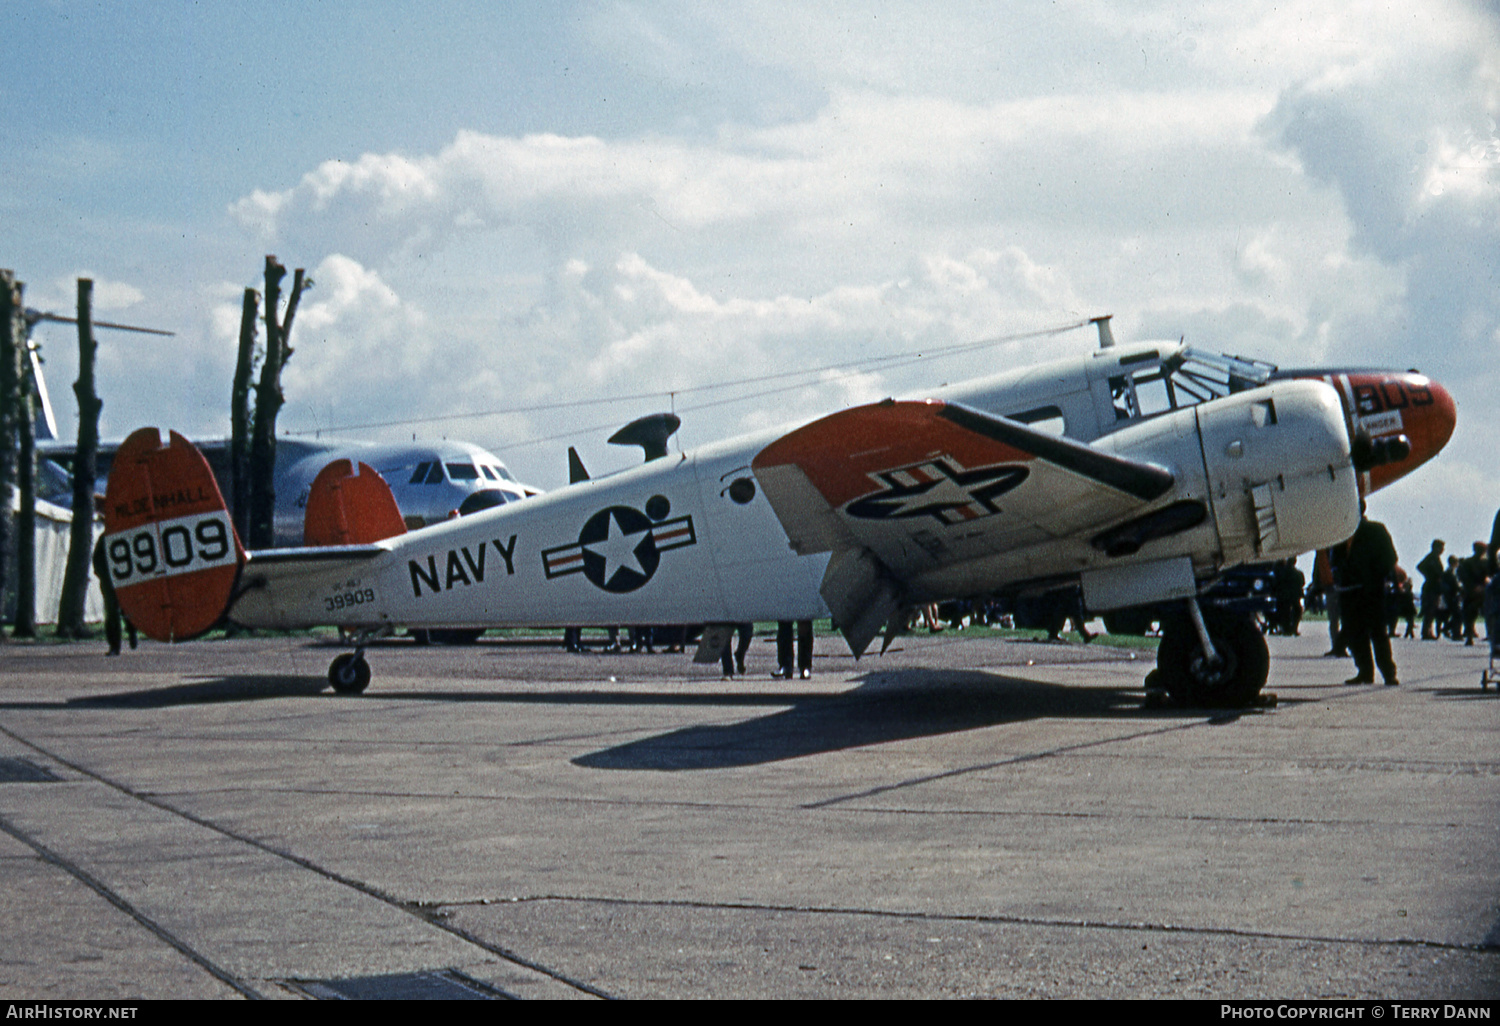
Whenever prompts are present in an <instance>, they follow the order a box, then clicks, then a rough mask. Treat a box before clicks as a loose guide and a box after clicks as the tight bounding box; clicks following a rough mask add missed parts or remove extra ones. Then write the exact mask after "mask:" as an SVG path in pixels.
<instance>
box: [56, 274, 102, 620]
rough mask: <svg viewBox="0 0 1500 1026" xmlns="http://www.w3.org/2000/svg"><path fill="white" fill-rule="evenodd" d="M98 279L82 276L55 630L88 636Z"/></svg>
mask: <svg viewBox="0 0 1500 1026" xmlns="http://www.w3.org/2000/svg"><path fill="white" fill-rule="evenodd" d="M93 295H94V283H93V282H92V281H91V280H89V279H88V278H79V279H78V380H77V381H75V382H74V383H73V394H74V395H76V396H77V397H78V450H77V455H75V456H74V457H73V528H72V532H71V534H70V535H69V537H68V567H67V570H66V572H65V574H64V576H63V588H62V601H61V602H59V603H58V609H57V633H58V634H59V635H61V636H63V637H74V638H86V637H88V636H89V634H88V627H87V626H86V625H85V624H84V619H83V617H84V600H85V599H86V598H87V597H88V586H89V569H90V565H91V563H92V560H93V554H94V478H95V477H97V476H98V466H99V462H98V454H99V411H100V410H101V409H103V408H104V403H102V402H100V400H99V396H98V395H97V394H96V392H95V389H94V357H95V354H96V353H97V351H98V348H99V346H98V344H97V343H95V341H94V323H93Z"/></svg>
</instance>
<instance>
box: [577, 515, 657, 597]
mask: <svg viewBox="0 0 1500 1026" xmlns="http://www.w3.org/2000/svg"><path fill="white" fill-rule="evenodd" d="M654 527H655V525H654V524H652V523H651V520H650V518H649V517H647V516H646V514H644V513H642V512H641V511H640V510H637V509H631V508H630V507H629V506H610V507H608V508H606V509H601V510H600V511H599V512H597V513H595V514H594V515H593V516H591V517H589V518H588V520H587V521H585V522H584V525H583V529H582V530H580V531H579V532H578V545H579V547H580V548H581V549H583V576H585V577H587V578H588V579H589V580H590V581H591V582H592V583H594V584H596V585H598V586H599V587H601V588H603V589H604V590H605V591H616V592H619V591H635V590H636V589H637V588H639V587H641V585H643V584H645V583H646V582H647V581H649V580H651V575H652V574H654V573H656V568H657V566H659V565H660V564H661V553H659V552H657V551H656V536H655V535H654V534H653V533H652V529H653V528H654Z"/></svg>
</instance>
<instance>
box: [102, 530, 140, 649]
mask: <svg viewBox="0 0 1500 1026" xmlns="http://www.w3.org/2000/svg"><path fill="white" fill-rule="evenodd" d="M93 562H94V576H95V577H97V578H98V579H99V594H100V595H101V596H102V597H103V598H104V637H105V640H107V641H108V642H109V653H108V654H109V655H112V656H117V655H119V654H120V625H121V621H122V620H123V622H124V626H125V628H126V629H127V630H128V631H129V632H130V647H131V648H135V624H133V623H131V622H130V621H129V620H126V619H124V617H122V616H121V615H120V600H119V599H118V598H116V597H115V582H114V581H113V580H111V579H110V576H109V557H108V556H107V555H105V552H104V536H103V535H102V534H101V535H100V536H99V541H98V543H97V544H96V545H95V546H94V561H93Z"/></svg>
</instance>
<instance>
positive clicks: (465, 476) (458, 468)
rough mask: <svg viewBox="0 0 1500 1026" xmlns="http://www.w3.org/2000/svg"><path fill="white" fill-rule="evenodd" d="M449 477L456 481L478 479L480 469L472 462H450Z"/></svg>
mask: <svg viewBox="0 0 1500 1026" xmlns="http://www.w3.org/2000/svg"><path fill="white" fill-rule="evenodd" d="M448 477H449V478H450V479H452V480H454V481H478V480H479V470H478V469H477V468H476V467H475V466H474V464H472V463H449V464H448Z"/></svg>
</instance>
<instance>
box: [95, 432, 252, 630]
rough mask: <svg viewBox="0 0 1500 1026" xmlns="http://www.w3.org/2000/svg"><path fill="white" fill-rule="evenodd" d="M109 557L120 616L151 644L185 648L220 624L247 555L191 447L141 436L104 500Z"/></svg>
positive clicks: (175, 439) (119, 457) (120, 460)
mask: <svg viewBox="0 0 1500 1026" xmlns="http://www.w3.org/2000/svg"><path fill="white" fill-rule="evenodd" d="M104 551H105V555H106V557H107V559H108V564H109V576H110V581H111V582H112V583H113V585H114V588H115V593H116V595H117V596H118V597H119V600H120V611H121V612H122V613H124V615H125V616H126V617H128V618H129V620H130V622H131V623H133V624H135V626H136V627H137V628H138V629H139V630H140V631H141V632H142V633H144V634H145V635H146V636H147V637H149V638H154V639H156V640H157V641H186V640H187V639H189V638H195V637H197V636H198V635H200V634H202V633H203V632H205V631H207V630H208V629H209V628H211V627H213V626H214V625H215V624H216V623H218V622H219V620H220V618H222V616H223V615H224V610H225V609H226V608H227V607H228V605H229V600H230V597H231V596H232V595H233V593H234V585H235V579H236V578H237V577H238V575H239V570H240V567H241V565H243V564H244V562H245V550H244V547H243V546H241V544H240V540H239V537H238V536H236V534H235V533H234V525H233V523H232V522H231V521H230V519H229V510H228V508H227V506H226V505H225V503H224V497H223V496H222V495H220V494H219V486H218V484H217V483H216V482H215V481H214V475H213V471H212V470H210V469H209V466H208V462H207V461H206V460H205V459H204V458H203V454H202V453H200V452H199V451H198V450H197V448H196V447H195V446H194V445H193V443H192V442H189V441H188V440H187V439H186V438H184V437H182V436H181V435H179V434H178V433H177V432H175V431H173V432H170V440H169V441H168V442H167V444H166V445H163V444H162V442H161V435H160V433H159V432H158V431H157V429H156V428H154V427H152V428H141V429H140V430H139V431H136V432H135V433H134V434H132V435H131V436H130V437H129V438H127V439H125V441H124V442H123V443H121V445H120V448H119V450H118V451H117V452H116V454H115V459H114V465H113V467H112V468H111V469H110V474H109V484H108V485H107V487H106V489H105V495H104Z"/></svg>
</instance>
